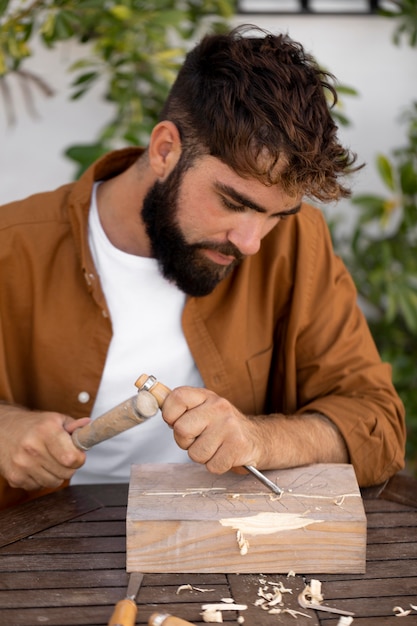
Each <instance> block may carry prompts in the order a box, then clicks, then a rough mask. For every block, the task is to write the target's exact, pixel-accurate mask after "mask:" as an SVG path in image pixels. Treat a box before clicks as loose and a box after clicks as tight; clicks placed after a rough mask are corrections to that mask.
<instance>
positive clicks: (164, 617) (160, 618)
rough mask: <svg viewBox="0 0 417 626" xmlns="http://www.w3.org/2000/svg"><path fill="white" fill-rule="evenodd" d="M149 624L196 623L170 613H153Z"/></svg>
mask: <svg viewBox="0 0 417 626" xmlns="http://www.w3.org/2000/svg"><path fill="white" fill-rule="evenodd" d="M148 626H194V624H192V623H191V622H187V621H186V620H185V619H181V618H180V617H174V616H173V615H169V614H168V613H153V614H152V615H151V616H150V618H149V621H148Z"/></svg>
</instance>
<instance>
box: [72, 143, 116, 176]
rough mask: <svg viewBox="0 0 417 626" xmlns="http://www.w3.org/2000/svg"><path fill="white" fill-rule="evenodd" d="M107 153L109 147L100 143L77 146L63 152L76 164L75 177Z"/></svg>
mask: <svg viewBox="0 0 417 626" xmlns="http://www.w3.org/2000/svg"><path fill="white" fill-rule="evenodd" d="M108 151H109V147H108V146H106V145H104V144H102V143H93V144H83V145H81V144H79V145H74V146H70V147H69V148H67V149H66V150H65V153H64V154H65V156H66V157H68V158H69V159H71V160H72V161H75V163H77V164H78V166H79V167H78V170H77V173H76V176H81V174H82V173H83V172H84V171H85V170H86V169H87V168H88V167H89V166H90V165H91V163H93V162H94V161H96V160H97V159H99V158H100V157H101V156H103V155H104V154H105V153H106V152H108Z"/></svg>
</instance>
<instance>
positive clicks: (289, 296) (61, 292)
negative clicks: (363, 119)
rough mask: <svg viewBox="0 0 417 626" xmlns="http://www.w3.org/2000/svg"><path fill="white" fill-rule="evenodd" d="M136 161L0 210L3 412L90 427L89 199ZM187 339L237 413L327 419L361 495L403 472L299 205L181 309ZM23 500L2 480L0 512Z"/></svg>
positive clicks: (349, 302)
mask: <svg viewBox="0 0 417 626" xmlns="http://www.w3.org/2000/svg"><path fill="white" fill-rule="evenodd" d="M139 154H140V150H139V149H135V148H129V149H126V150H121V151H118V152H115V153H111V154H110V155H107V156H106V157H104V158H103V159H101V160H100V161H98V162H97V163H96V164H94V165H93V166H92V167H90V169H89V170H88V171H87V172H86V173H85V174H84V175H83V176H82V177H81V178H80V180H79V181H77V182H75V183H71V184H68V185H65V186H63V187H60V188H59V189H57V190H55V191H52V192H48V193H42V194H37V195H34V196H31V197H30V198H28V199H26V200H22V201H18V202H14V203H11V204H8V205H6V206H3V207H1V208H0V399H1V400H3V401H5V402H8V403H13V404H20V405H23V406H25V407H28V408H30V409H39V410H54V411H59V412H61V413H65V414H68V415H71V416H73V417H75V418H77V417H82V416H86V415H89V413H90V411H91V409H92V406H93V403H94V399H95V396H96V393H97V390H98V386H99V382H100V378H101V374H102V371H103V368H104V363H105V359H106V354H107V349H108V346H109V342H110V339H111V334H112V327H111V320H110V318H109V314H108V310H107V306H106V301H105V298H104V295H103V293H102V290H101V287H100V280H99V277H98V275H97V272H96V269H95V267H94V263H93V260H92V257H91V253H90V250H89V247H88V237H87V222H88V211H89V206H90V197H91V190H92V185H93V182H94V180H103V179H106V178H110V177H112V176H114V175H116V174H118V173H119V172H121V171H123V170H124V169H126V168H127V167H128V166H129V165H131V164H132V163H133V161H134V160H135V159H137V158H138V156H139ZM183 330H184V334H185V337H186V339H187V341H188V344H189V346H190V349H191V352H192V354H193V356H194V359H195V361H196V364H197V366H198V369H199V371H200V373H201V375H202V377H203V380H204V383H205V385H206V386H207V387H208V388H210V389H212V390H213V391H215V392H217V393H218V394H219V395H221V396H224V397H225V398H227V399H228V400H230V401H231V402H232V403H233V404H235V405H236V407H238V408H239V409H240V410H241V411H243V412H245V413H247V414H271V413H274V412H279V413H287V414H293V413H305V412H313V411H314V412H320V413H322V414H324V415H326V416H327V417H328V418H330V419H331V420H332V421H333V422H334V423H335V424H336V425H337V427H338V428H339V430H340V432H341V433H342V435H343V437H344V439H345V441H346V445H347V448H348V450H349V454H350V460H351V463H352V464H353V465H354V467H355V470H356V473H357V477H358V481H359V483H360V484H361V485H363V486H365V485H370V484H375V483H378V482H382V481H383V480H385V479H386V478H387V477H389V476H390V475H392V474H394V473H395V472H396V471H398V470H399V469H401V468H402V467H403V465H404V442H405V425H404V410H403V406H402V403H401V401H400V399H399V398H398V396H397V394H396V392H395V390H394V389H393V386H392V382H391V369H390V366H389V365H387V364H383V363H381V360H380V358H379V355H378V353H377V351H376V348H375V345H374V342H373V340H372V338H371V336H370V333H369V329H368V327H367V324H366V321H365V319H364V317H363V315H362V313H361V311H360V309H359V308H358V306H357V302H356V291H355V288H354V285H353V282H352V279H351V277H350V275H349V274H348V272H347V270H346V268H345V267H344V265H343V263H342V262H341V260H340V259H339V258H338V257H336V256H335V254H334V252H333V250H332V245H331V240H330V236H329V232H328V229H327V227H326V224H325V220H324V218H323V216H322V213H321V212H320V211H319V210H318V209H315V208H313V207H311V206H309V205H307V204H304V205H303V207H302V209H301V211H300V213H299V214H298V215H295V216H292V217H290V218H288V219H287V220H285V221H282V222H280V223H279V224H278V225H277V227H276V228H274V229H273V231H272V232H271V233H269V234H268V235H267V237H265V239H264V240H263V241H262V245H261V250H260V251H259V252H258V253H257V254H256V255H254V256H252V257H249V258H247V259H245V261H244V262H243V263H242V264H241V266H240V267H238V268H237V269H236V270H235V271H234V272H233V274H232V275H231V276H230V277H228V278H227V279H225V280H224V281H223V282H222V283H221V284H220V285H218V286H217V287H216V289H215V290H214V291H213V293H212V294H210V295H208V296H205V297H202V298H189V299H188V300H187V303H186V305H185V308H184V312H183ZM139 374H140V372H132V381H134V379H135V378H136V376H137V375H139ZM109 408H110V407H109ZM0 427H1V425H0ZM25 495H26V494H24V493H22V492H21V491H20V490H13V489H11V488H10V487H9V486H8V485H7V483H6V481H5V480H4V479H1V477H0V503H3V504H4V503H6V502H12V501H16V500H18V499H21V497H23V496H25Z"/></svg>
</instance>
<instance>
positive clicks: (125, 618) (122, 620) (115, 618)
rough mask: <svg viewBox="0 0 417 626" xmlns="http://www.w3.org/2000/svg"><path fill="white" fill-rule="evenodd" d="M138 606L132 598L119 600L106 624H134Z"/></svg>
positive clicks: (124, 625)
mask: <svg viewBox="0 0 417 626" xmlns="http://www.w3.org/2000/svg"><path fill="white" fill-rule="evenodd" d="M137 612H138V607H137V606H136V603H135V602H133V600H130V599H129V598H125V599H124V600H119V602H118V603H117V604H116V606H115V607H114V611H113V614H112V616H111V618H110V620H109V623H108V625H107V626H135V623H136V614H137Z"/></svg>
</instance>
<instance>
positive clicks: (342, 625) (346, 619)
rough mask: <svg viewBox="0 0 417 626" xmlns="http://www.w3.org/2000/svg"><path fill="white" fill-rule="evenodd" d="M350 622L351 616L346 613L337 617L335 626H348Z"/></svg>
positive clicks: (351, 620)
mask: <svg viewBox="0 0 417 626" xmlns="http://www.w3.org/2000/svg"><path fill="white" fill-rule="evenodd" d="M352 622H353V617H350V616H348V615H342V617H340V618H339V621H338V622H337V624H336V626H350V624H351V623H352Z"/></svg>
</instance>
